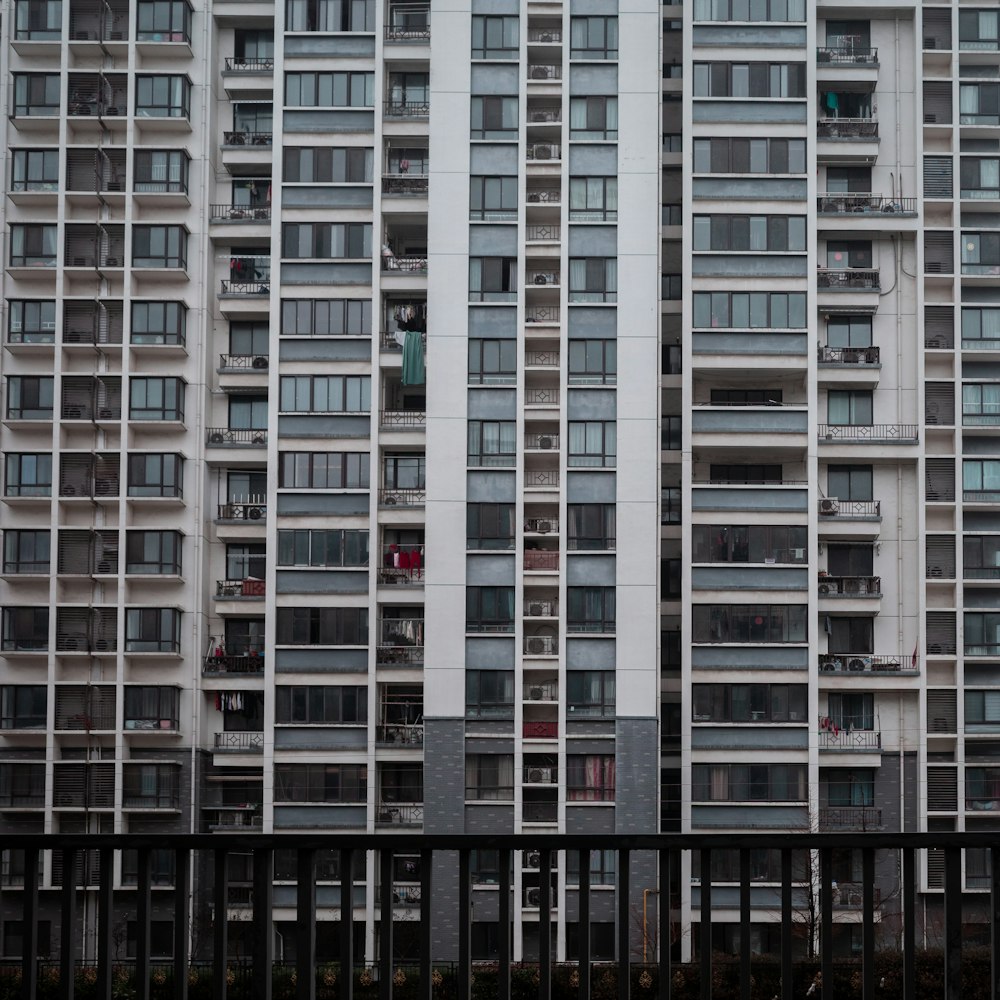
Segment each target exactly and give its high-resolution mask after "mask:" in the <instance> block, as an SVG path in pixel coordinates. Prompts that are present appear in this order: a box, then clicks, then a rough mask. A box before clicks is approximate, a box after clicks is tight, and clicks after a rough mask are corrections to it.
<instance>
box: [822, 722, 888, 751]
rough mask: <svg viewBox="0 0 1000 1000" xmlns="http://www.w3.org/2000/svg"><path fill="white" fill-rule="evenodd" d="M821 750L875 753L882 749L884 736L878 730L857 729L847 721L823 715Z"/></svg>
mask: <svg viewBox="0 0 1000 1000" xmlns="http://www.w3.org/2000/svg"><path fill="white" fill-rule="evenodd" d="M819 748H820V750H858V751H869V752H873V751H876V750H881V749H882V734H881V733H880V732H879V731H878V730H877V729H856V728H854V726H853V725H851V724H850V723H849V722H848V720H846V719H844V720H838V719H834V718H831V717H830V716H827V715H823V716H820V719H819Z"/></svg>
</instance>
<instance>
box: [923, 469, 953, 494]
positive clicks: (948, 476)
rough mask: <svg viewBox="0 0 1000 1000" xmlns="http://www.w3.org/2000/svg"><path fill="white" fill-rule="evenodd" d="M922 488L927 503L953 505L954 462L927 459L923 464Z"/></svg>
mask: <svg viewBox="0 0 1000 1000" xmlns="http://www.w3.org/2000/svg"><path fill="white" fill-rule="evenodd" d="M924 486H925V489H926V492H927V499H928V500H929V501H938V502H946V503H953V502H954V500H955V460H954V459H953V458H928V459H927V461H926V462H925V463H924Z"/></svg>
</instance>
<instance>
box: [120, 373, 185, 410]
mask: <svg viewBox="0 0 1000 1000" xmlns="http://www.w3.org/2000/svg"><path fill="white" fill-rule="evenodd" d="M128 415H129V419H130V420H183V419H184V380H183V379H179V378H149V377H141V378H140V377H137V376H133V377H132V379H131V381H130V382H129V413H128Z"/></svg>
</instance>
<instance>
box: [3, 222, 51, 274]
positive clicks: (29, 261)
mask: <svg viewBox="0 0 1000 1000" xmlns="http://www.w3.org/2000/svg"><path fill="white" fill-rule="evenodd" d="M56 232H57V228H56V226H54V225H52V226H46V225H39V224H37V223H29V224H26V225H25V224H20V223H18V224H15V225H12V226H11V227H10V266H11V267H55V266H56V256H57V254H58V244H57V242H56Z"/></svg>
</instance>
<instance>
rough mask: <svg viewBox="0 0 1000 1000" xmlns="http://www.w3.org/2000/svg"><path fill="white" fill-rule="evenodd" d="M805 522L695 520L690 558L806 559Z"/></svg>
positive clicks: (740, 560)
mask: <svg viewBox="0 0 1000 1000" xmlns="http://www.w3.org/2000/svg"><path fill="white" fill-rule="evenodd" d="M808 535H809V533H808V531H807V529H806V526H805V525H784V524H743V525H728V524H695V525H692V527H691V560H692V562H696V563H725V562H734V563H768V562H774V563H804V562H806V559H807V555H808V550H807V546H808V544H809V543H808Z"/></svg>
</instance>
